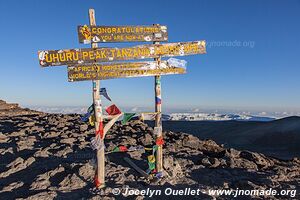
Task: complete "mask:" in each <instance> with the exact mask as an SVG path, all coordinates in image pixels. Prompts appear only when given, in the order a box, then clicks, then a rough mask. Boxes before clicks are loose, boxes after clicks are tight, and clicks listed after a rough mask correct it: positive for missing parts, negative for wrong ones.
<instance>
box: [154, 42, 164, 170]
mask: <svg viewBox="0 0 300 200" xmlns="http://www.w3.org/2000/svg"><path fill="white" fill-rule="evenodd" d="M154 44H159V42H154ZM154 60H155V61H156V62H157V64H158V66H159V65H160V62H161V58H160V57H159V58H155V59H154ZM154 90H155V112H157V114H156V117H155V127H157V128H158V129H159V131H158V132H157V136H156V139H159V138H162V136H163V135H162V114H161V103H162V101H161V76H155V80H154ZM156 170H157V172H162V171H163V152H162V145H159V146H158V149H157V151H156Z"/></svg>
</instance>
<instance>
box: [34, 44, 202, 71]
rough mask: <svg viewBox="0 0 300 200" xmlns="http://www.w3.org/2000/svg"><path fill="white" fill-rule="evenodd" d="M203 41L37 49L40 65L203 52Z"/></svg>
mask: <svg viewBox="0 0 300 200" xmlns="http://www.w3.org/2000/svg"><path fill="white" fill-rule="evenodd" d="M205 53H206V47H205V41H195V42H179V43H166V44H149V45H140V46H134V47H124V48H85V49H66V50H47V51H39V52H38V56H39V61H40V65H41V66H42V67H46V66H57V65H75V64H83V63H94V62H110V61H120V60H134V59H146V58H158V57H160V56H161V57H173V56H186V55H194V54H205Z"/></svg>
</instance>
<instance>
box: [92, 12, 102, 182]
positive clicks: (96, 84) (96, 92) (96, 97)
mask: <svg viewBox="0 0 300 200" xmlns="http://www.w3.org/2000/svg"><path fill="white" fill-rule="evenodd" d="M89 20H90V25H91V26H95V25H96V20H95V11H94V9H89ZM91 47H92V48H97V47H98V45H97V44H96V43H92V44H91ZM93 102H94V111H95V112H94V113H95V119H96V121H95V135H97V133H98V131H99V125H100V124H103V123H102V121H103V119H102V106H101V98H100V81H98V80H97V81H95V80H94V81H93ZM100 143H101V144H100V145H101V146H104V138H101V140H100ZM104 151H105V150H104V148H100V149H99V150H97V171H96V177H95V181H96V187H98V188H102V187H104V186H105V154H104V153H105V152H104Z"/></svg>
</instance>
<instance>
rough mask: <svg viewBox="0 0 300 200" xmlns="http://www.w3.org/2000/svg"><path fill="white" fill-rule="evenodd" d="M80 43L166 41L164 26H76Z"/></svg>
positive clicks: (166, 34)
mask: <svg viewBox="0 0 300 200" xmlns="http://www.w3.org/2000/svg"><path fill="white" fill-rule="evenodd" d="M77 31H78V39H79V42H80V43H84V44H89V43H91V41H92V42H151V41H168V32H167V27H166V26H160V25H153V26H87V25H84V26H78V28H77Z"/></svg>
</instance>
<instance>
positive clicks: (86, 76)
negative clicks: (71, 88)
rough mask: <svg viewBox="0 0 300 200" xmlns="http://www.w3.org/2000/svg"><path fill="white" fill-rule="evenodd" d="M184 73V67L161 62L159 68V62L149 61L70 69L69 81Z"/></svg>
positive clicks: (90, 65) (73, 67)
mask: <svg viewBox="0 0 300 200" xmlns="http://www.w3.org/2000/svg"><path fill="white" fill-rule="evenodd" d="M184 73H186V69H185V68H184V67H177V66H173V65H171V64H169V63H168V62H167V61H161V63H160V65H159V66H158V65H157V62H155V61H149V62H130V63H107V64H98V63H97V64H96V63H95V64H85V65H77V66H69V67H68V79H69V81H71V82H72V81H84V80H105V79H113V78H128V77H143V76H157V75H168V74H184Z"/></svg>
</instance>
